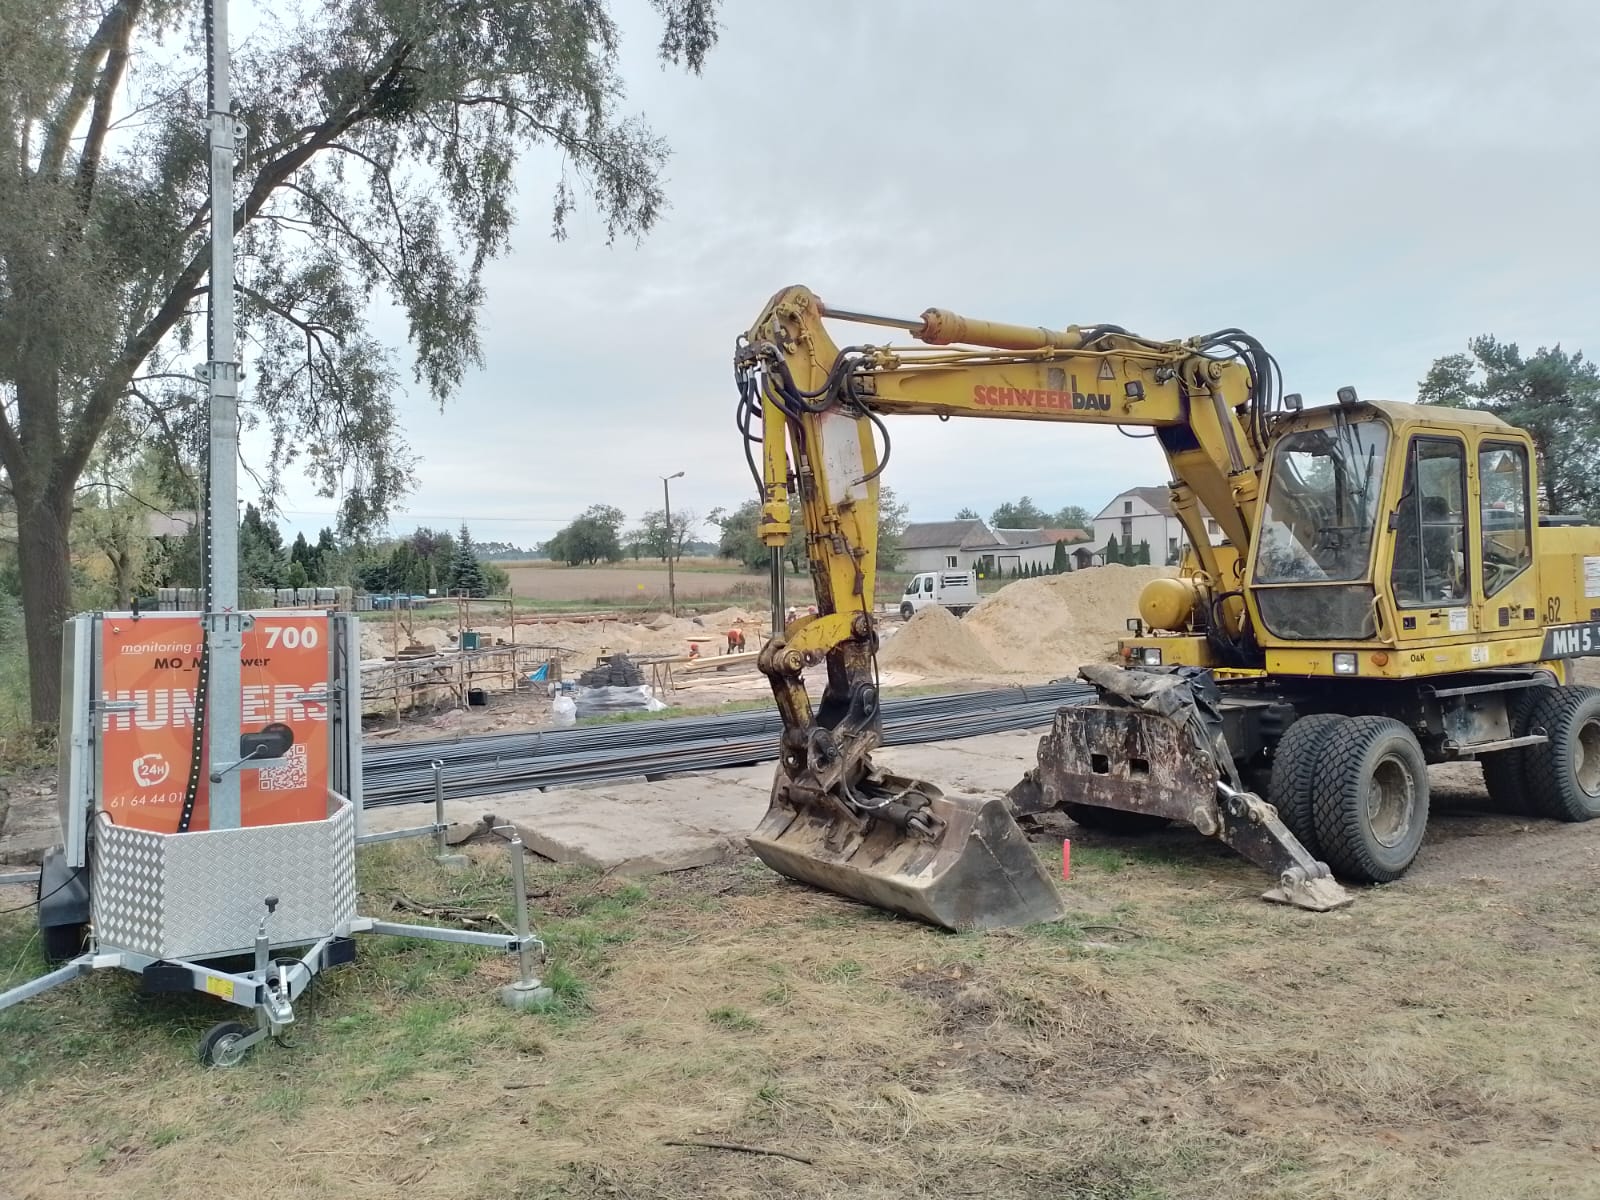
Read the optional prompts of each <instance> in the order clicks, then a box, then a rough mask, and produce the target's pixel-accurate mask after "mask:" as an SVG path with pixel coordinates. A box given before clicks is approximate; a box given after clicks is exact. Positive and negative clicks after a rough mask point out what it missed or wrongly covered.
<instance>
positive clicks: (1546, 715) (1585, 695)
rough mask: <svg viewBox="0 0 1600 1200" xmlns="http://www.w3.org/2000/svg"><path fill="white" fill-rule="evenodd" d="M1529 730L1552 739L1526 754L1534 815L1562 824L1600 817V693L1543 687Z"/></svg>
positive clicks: (1530, 714)
mask: <svg viewBox="0 0 1600 1200" xmlns="http://www.w3.org/2000/svg"><path fill="white" fill-rule="evenodd" d="M1527 727H1528V732H1530V733H1543V734H1544V735H1545V736H1546V737H1548V738H1549V739H1550V740H1549V741H1548V742H1545V743H1544V744H1543V745H1539V746H1528V747H1526V748H1525V749H1524V751H1523V764H1524V766H1525V767H1526V776H1525V778H1526V780H1527V783H1526V788H1527V795H1528V800H1529V802H1530V804H1531V805H1532V808H1533V811H1534V812H1536V813H1538V814H1539V815H1540V816H1544V817H1551V818H1554V819H1555V820H1557V821H1590V820H1593V819H1594V818H1595V817H1600V691H1596V690H1595V689H1594V688H1581V687H1558V688H1544V689H1541V690H1540V692H1539V695H1538V696H1537V697H1536V698H1535V699H1534V701H1533V703H1532V704H1531V705H1530V706H1529V707H1528V716H1527Z"/></svg>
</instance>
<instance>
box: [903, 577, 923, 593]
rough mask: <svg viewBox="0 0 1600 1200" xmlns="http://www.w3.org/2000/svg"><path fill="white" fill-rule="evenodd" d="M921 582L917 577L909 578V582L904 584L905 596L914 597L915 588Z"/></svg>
mask: <svg viewBox="0 0 1600 1200" xmlns="http://www.w3.org/2000/svg"><path fill="white" fill-rule="evenodd" d="M921 582H922V581H921V579H919V578H918V577H917V576H915V575H913V576H912V577H911V582H910V583H908V584H906V595H908V596H915V595H916V594H917V588H918V586H919V585H920V584H921Z"/></svg>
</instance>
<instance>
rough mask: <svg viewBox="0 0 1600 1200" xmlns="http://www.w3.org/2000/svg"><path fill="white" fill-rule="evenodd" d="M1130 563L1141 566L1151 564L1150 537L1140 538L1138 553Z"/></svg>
mask: <svg viewBox="0 0 1600 1200" xmlns="http://www.w3.org/2000/svg"><path fill="white" fill-rule="evenodd" d="M1129 565H1130V566H1141V567H1148V566H1149V565H1150V542H1149V541H1148V539H1145V538H1140V539H1139V549H1138V553H1137V554H1136V555H1135V556H1134V559H1133V562H1132V563H1130V564H1129Z"/></svg>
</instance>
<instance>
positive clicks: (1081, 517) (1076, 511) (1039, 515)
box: [956, 496, 1094, 529]
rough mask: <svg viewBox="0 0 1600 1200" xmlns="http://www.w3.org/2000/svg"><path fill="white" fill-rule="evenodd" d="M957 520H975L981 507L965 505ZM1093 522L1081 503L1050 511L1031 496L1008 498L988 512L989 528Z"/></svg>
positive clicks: (1053, 526)
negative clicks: (1018, 498) (1035, 501)
mask: <svg viewBox="0 0 1600 1200" xmlns="http://www.w3.org/2000/svg"><path fill="white" fill-rule="evenodd" d="M956 519H957V520H958V521H976V520H978V519H979V517H978V510H977V509H975V508H963V509H962V510H961V511H960V512H958V513H957V514H956ZM1093 523H1094V518H1093V517H1092V516H1091V515H1090V513H1089V510H1088V509H1086V508H1084V507H1082V506H1081V505H1077V504H1068V505H1066V506H1064V507H1062V508H1058V509H1056V510H1055V511H1054V512H1050V511H1047V510H1045V509H1042V508H1040V507H1039V506H1038V505H1037V504H1035V503H1034V502H1033V498H1032V497H1031V496H1024V497H1022V499H1020V500H1015V501H1011V500H1008V501H1006V503H1004V504H1002V505H1000V507H999V508H997V509H995V510H994V511H993V512H992V513H990V514H989V528H990V529H1088V528H1089V527H1090V526H1091V525H1092V524H1093Z"/></svg>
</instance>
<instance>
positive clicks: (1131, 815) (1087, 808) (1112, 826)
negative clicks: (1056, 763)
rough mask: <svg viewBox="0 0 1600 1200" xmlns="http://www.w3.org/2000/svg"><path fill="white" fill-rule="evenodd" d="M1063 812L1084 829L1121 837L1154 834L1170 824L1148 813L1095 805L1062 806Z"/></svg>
mask: <svg viewBox="0 0 1600 1200" xmlns="http://www.w3.org/2000/svg"><path fill="white" fill-rule="evenodd" d="M1061 809H1062V811H1063V812H1065V813H1066V814H1067V816H1069V817H1071V818H1072V819H1073V820H1074V821H1076V822H1077V823H1078V824H1079V825H1082V826H1083V827H1084V828H1085V829H1095V830H1099V831H1100V832H1101V833H1113V834H1118V835H1120V836H1122V837H1138V836H1139V835H1141V834H1145V833H1154V832H1155V831H1156V830H1158V829H1165V828H1166V827H1167V826H1168V825H1170V824H1172V822H1171V821H1170V820H1168V819H1167V818H1166V817H1157V816H1154V815H1152V814H1150V813H1137V812H1124V811H1123V810H1122V809H1120V808H1101V807H1100V806H1099V805H1097V804H1063V805H1062V806H1061Z"/></svg>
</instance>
